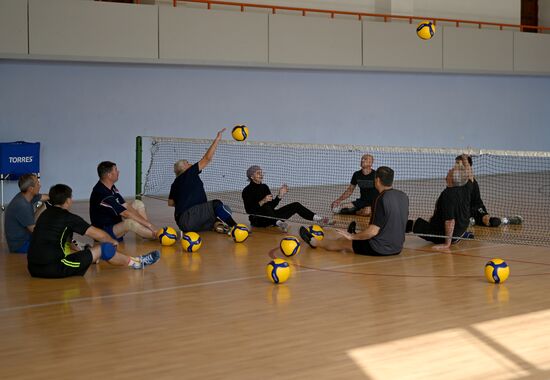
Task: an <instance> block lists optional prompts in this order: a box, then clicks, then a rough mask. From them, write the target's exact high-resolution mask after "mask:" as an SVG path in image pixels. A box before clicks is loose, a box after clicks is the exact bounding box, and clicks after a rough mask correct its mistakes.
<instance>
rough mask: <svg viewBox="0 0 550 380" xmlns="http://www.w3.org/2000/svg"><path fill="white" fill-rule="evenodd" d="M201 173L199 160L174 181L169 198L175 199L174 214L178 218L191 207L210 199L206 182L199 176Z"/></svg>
mask: <svg viewBox="0 0 550 380" xmlns="http://www.w3.org/2000/svg"><path fill="white" fill-rule="evenodd" d="M200 173H201V171H200V170H199V164H198V162H197V163H195V164H193V165H192V166H191V167H190V168H189V169H187V170H186V171H184V172H183V173H181V174H180V175H178V176H177V177H176V179H175V180H174V182H173V183H172V186H171V187H170V195H169V196H168V199H171V200H173V201H174V204H175V210H174V216H175V217H176V220H177V219H179V216H180V215H181V214H183V213H184V212H185V211H187V210H188V209H190V208H191V207H193V206H195V205H198V204H201V203H206V202H207V200H208V199H207V197H206V192H205V191H204V184H203V183H202V180H201V179H200V177H199V174H200Z"/></svg>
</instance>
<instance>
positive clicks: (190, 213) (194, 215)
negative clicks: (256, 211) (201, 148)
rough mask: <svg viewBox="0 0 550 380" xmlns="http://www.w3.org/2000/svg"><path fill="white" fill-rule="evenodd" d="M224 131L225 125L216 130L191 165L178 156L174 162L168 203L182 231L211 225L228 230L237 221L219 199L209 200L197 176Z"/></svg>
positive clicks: (201, 229) (207, 227)
mask: <svg viewBox="0 0 550 380" xmlns="http://www.w3.org/2000/svg"><path fill="white" fill-rule="evenodd" d="M224 131H225V128H224V129H222V130H221V131H219V132H218V134H217V135H216V138H215V139H214V141H213V142H212V145H210V148H208V150H207V151H206V153H205V154H204V156H203V157H202V158H201V160H200V161H199V162H196V163H195V164H193V165H191V164H190V163H189V161H187V160H179V161H177V162H176V163H175V164H174V174H176V179H175V180H174V182H173V183H172V186H171V187H170V195H169V196H168V206H170V207H174V218H175V219H176V223H177V225H178V226H179V228H180V229H181V230H182V231H184V232H188V231H194V232H197V231H208V230H212V229H214V230H215V231H216V232H220V233H227V232H229V230H230V229H231V227H233V226H235V225H236V224H237V223H236V222H235V220H233V217H232V216H231V210H230V209H229V207H227V206H226V205H224V204H223V202H222V201H220V200H219V199H214V200H212V201H208V199H207V198H206V192H205V191H204V184H203V183H202V180H201V178H200V177H199V174H200V173H201V172H202V170H203V169H204V168H205V167H206V166H208V164H210V162H211V161H212V159H213V158H214V153H215V152H216V148H217V147H218V144H219V142H220V140H221V138H222V134H223V132H224Z"/></svg>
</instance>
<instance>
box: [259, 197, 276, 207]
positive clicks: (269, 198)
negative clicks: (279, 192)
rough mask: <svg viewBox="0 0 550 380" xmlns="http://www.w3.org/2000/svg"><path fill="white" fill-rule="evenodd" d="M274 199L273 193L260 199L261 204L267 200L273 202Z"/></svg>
mask: <svg viewBox="0 0 550 380" xmlns="http://www.w3.org/2000/svg"><path fill="white" fill-rule="evenodd" d="M272 200H273V195H271V194H268V195H266V196H265V197H264V199H262V200H261V201H260V206H263V205H265V204H266V203H267V202H271V201H272Z"/></svg>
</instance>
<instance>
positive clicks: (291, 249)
mask: <svg viewBox="0 0 550 380" xmlns="http://www.w3.org/2000/svg"><path fill="white" fill-rule="evenodd" d="M279 248H281V252H282V253H283V255H285V256H287V257H290V256H294V255H295V254H297V253H299V252H300V240H298V238H296V237H294V236H287V237H284V238H283V239H282V240H281V243H279Z"/></svg>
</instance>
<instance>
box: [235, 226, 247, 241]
mask: <svg viewBox="0 0 550 380" xmlns="http://www.w3.org/2000/svg"><path fill="white" fill-rule="evenodd" d="M231 237H232V238H233V240H234V241H235V243H242V242H243V241H245V240H246V239H247V238H248V227H247V226H246V224H240V223H239V224H237V225H235V226H234V227H233V228H232V229H231Z"/></svg>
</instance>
